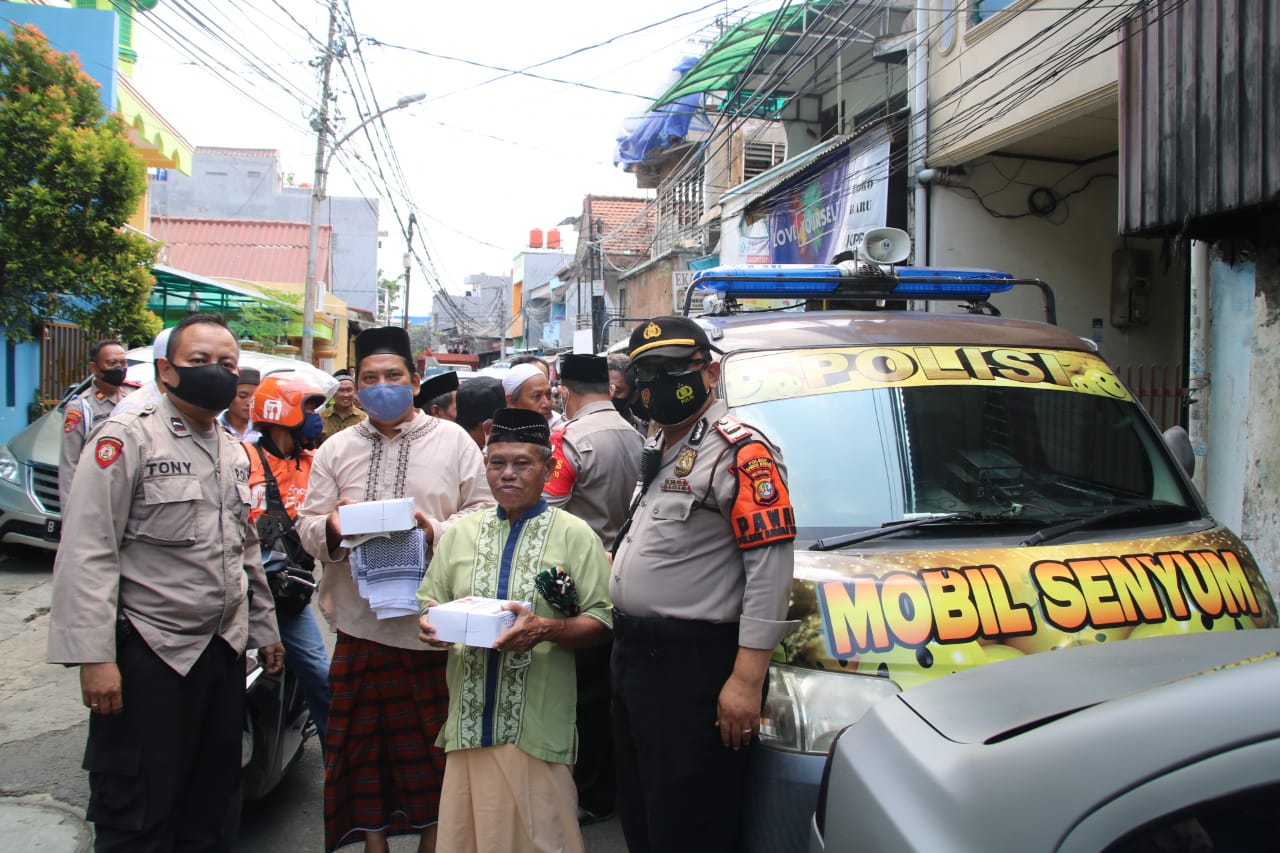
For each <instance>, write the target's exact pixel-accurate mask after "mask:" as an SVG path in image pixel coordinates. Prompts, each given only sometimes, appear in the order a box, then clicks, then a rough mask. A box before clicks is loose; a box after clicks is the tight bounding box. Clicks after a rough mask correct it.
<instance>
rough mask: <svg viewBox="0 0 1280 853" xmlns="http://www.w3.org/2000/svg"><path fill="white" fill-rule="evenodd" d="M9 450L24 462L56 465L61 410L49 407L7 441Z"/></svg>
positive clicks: (60, 437)
mask: <svg viewBox="0 0 1280 853" xmlns="http://www.w3.org/2000/svg"><path fill="white" fill-rule="evenodd" d="M9 451H10V452H11V453H12V454H13V455H14V457H15V458H17V459H20V460H22V461H24V462H34V463H37V464H40V465H49V466H52V467H54V468H56V467H58V460H59V457H60V455H61V453H62V410H61V409H57V408H54V409H50V410H49V411H47V412H45V413H44V414H43V415H41V416H40V417H39V418H37V419H36V420H35V421H33V422H32V423H31V425H30V426H28V427H27V428H26V429H24V430H23V431H22V432H20V433H18V434H17V435H15V436H14V437H13V439H12V440H10V442H9Z"/></svg>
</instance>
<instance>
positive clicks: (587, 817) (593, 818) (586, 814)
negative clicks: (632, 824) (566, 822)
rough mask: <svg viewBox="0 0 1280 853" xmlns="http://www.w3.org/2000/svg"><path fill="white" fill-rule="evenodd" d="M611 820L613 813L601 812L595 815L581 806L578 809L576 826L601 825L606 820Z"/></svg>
mask: <svg viewBox="0 0 1280 853" xmlns="http://www.w3.org/2000/svg"><path fill="white" fill-rule="evenodd" d="M612 819H613V812H602V813H600V814H596V813H595V812H593V811H587V810H586V809H584V808H582V807H581V806H579V807H578V826H587V825H588V824H592V823H603V822H604V821H606V820H612Z"/></svg>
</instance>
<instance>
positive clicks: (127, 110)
mask: <svg viewBox="0 0 1280 853" xmlns="http://www.w3.org/2000/svg"><path fill="white" fill-rule="evenodd" d="M116 83H117V85H116V111H117V112H118V113H120V115H121V116H123V117H124V121H125V124H126V125H128V127H129V135H130V138H131V139H132V141H133V143H134V146H135V147H136V148H137V149H138V153H139V154H141V155H142V159H143V161H144V162H145V163H146V164H147V165H148V166H150V167H153V168H159V169H177V170H178V171H179V172H182V173H183V174H184V175H190V174H191V157H192V155H193V154H194V153H195V148H194V146H192V144H191V143H190V142H188V141H187V140H186V139H185V138H184V137H183V136H182V134H181V133H179V132H178V131H177V129H175V128H174V127H173V125H171V124H169V122H167V121H165V119H164V118H163V117H162V116H161V115H160V112H159V111H158V110H157V109H156V108H155V107H153V106H151V104H149V103H147V99H146V98H144V97H143V96H142V93H141V92H139V91H138V90H137V89H136V88H135V87H134V85H133V82H132V81H131V80H130V79H129V78H128V77H125V76H124V75H123V74H121V75H119V76H118V77H117V78H116Z"/></svg>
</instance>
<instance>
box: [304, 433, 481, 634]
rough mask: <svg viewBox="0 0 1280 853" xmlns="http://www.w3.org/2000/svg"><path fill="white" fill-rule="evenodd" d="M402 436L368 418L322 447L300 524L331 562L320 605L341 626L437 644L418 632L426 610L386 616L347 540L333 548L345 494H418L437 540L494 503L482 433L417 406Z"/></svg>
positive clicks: (353, 497) (316, 552)
mask: <svg viewBox="0 0 1280 853" xmlns="http://www.w3.org/2000/svg"><path fill="white" fill-rule="evenodd" d="M414 411H415V414H414V417H413V418H412V419H410V420H408V421H406V422H405V423H404V424H402V425H401V426H400V428H399V430H398V431H397V433H396V435H395V437H394V438H387V437H386V436H384V435H383V434H382V433H380V432H378V431H377V429H375V428H374V426H373V424H371V423H369V422H368V421H365V422H363V423H361V424H358V425H356V426H354V427H352V428H351V429H345V430H343V431H342V432H340V433H338V434H337V435H335V436H334V437H333V438H331V439H329V440H328V441H326V442H325V443H324V444H323V445H321V446H320V449H319V450H317V451H316V455H315V458H314V459H313V460H312V463H311V479H310V481H309V482H308V483H307V495H306V498H305V499H304V500H303V502H302V506H301V507H299V509H298V516H297V519H296V524H297V528H298V536H299V537H300V538H301V539H302V547H304V548H306V549H307V552H308V553H309V554H311V555H312V556H313V557H315V558H316V559H318V560H321V561H322V562H323V564H324V570H323V573H322V574H321V576H320V589H319V597H320V609H321V610H322V611H323V612H324V614H325V616H326V618H328V619H329V621H330V622H332V623H333V625H334V627H336V628H337V629H338V630H339V631H341V632H342V633H344V634H348V635H350V636H352V637H359V638H361V639H364V640H372V641H373V642H376V643H381V644H383V645H384V646H393V647H395V648H401V649H412V650H414V651H430V650H431V647H430V646H427V645H425V644H424V643H423V642H422V641H421V640H419V639H418V618H417V617H416V616H398V617H395V618H392V619H379V618H378V617H377V614H375V613H374V612H373V608H372V607H370V606H369V602H368V601H367V600H365V599H364V598H362V597H361V595H360V592H359V590H358V588H357V587H356V584H355V581H354V580H352V578H351V564H350V562H349V561H348V557H349V552H348V551H347V549H346V548H338V549H336V550H334V551H330V550H329V545H328V542H327V541H326V535H327V533H326V529H327V528H326V525H327V524H328V518H329V513H331V512H333V510H334V509H335V508H336V507H337V506H338V501H339V500H341V499H343V498H345V499H347V500H350V501H355V502H361V501H376V500H388V499H391V498H405V497H411V498H413V502H414V507H415V508H416V509H417V510H418V511H420V512H422V513H423V514H424V515H425V516H426V517H427V519H428V520H429V521H430V523H431V527H432V531H433V533H434V539H433V541H435V542H439V541H440V537H441V536H443V535H444V532H445V530H447V529H448V528H449V526H450V525H451V524H453V522H454V521H455V520H457V519H458V518H461V517H462V516H463V515H465V514H467V513H468V512H471V511H472V510H476V509H480V508H482V507H486V506H493V504H494V500H493V494H492V493H491V492H490V491H489V481H488V480H487V479H486V478H485V474H484V457H483V456H481V455H480V449H479V448H478V447H476V443H475V441H474V440H473V439H472V438H471V436H470V435H468V434H467V433H466V432H465V431H464V430H463V429H462V427H460V426H458V425H457V424H455V423H453V422H452V421H445V420H441V419H440V418H433V417H431V416H430V415H428V414H425V413H424V412H422V411H421V410H417V409H415V410H414Z"/></svg>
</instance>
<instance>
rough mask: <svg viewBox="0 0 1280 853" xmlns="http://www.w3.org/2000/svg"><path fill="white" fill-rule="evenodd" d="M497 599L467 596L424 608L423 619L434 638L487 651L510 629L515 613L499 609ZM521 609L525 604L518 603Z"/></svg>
mask: <svg viewBox="0 0 1280 853" xmlns="http://www.w3.org/2000/svg"><path fill="white" fill-rule="evenodd" d="M506 603H507V601H506V600H504V599H500V598H477V597H476V596H471V595H469V596H467V597H466V598H458V599H454V600H453V601H449V602H446V603H444V604H437V605H436V606H435V607H431V608H428V610H427V619H428V620H429V621H430V622H431V627H433V628H435V629H436V639H437V640H442V641H444V642H446V643H462V644H464V645H467V646H478V647H480V648H485V649H491V648H493V643H494V641H495V640H497V639H498V637H500V636H502V634H504V633H505V632H507V631H509V630H511V626H513V625H515V623H516V614H514V613H512V612H511V611H510V610H503V609H502V605H504V604H506ZM520 603H521V604H524V606H525V607H529V605H528V603H526V602H520Z"/></svg>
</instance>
